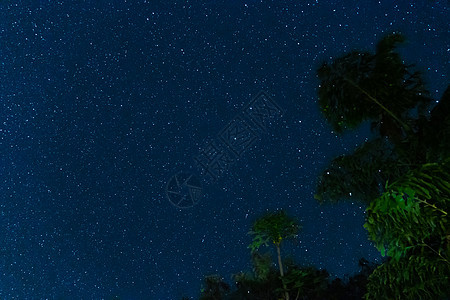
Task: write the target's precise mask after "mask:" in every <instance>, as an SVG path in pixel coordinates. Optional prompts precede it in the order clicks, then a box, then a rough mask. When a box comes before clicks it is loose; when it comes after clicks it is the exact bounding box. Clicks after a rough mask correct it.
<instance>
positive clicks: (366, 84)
mask: <svg viewBox="0 0 450 300" xmlns="http://www.w3.org/2000/svg"><path fill="white" fill-rule="evenodd" d="M403 41H404V37H403V36H402V35H401V34H398V33H395V34H391V35H388V36H386V37H385V38H384V39H382V40H381V41H380V42H379V43H378V45H377V51H376V53H375V54H370V53H367V52H357V51H353V52H351V53H349V54H346V55H344V56H343V57H340V58H337V59H335V60H334V61H333V63H332V64H327V63H324V64H323V65H322V66H321V67H320V68H319V69H318V71H317V75H318V77H319V80H320V81H321V83H320V88H319V105H320V107H321V110H322V112H323V114H324V116H325V118H326V119H327V120H328V121H329V122H330V124H331V125H332V126H333V128H334V129H335V130H336V132H342V131H343V130H345V129H354V128H356V127H357V126H359V125H360V124H361V122H363V121H367V120H370V121H372V122H374V123H375V126H378V128H379V129H380V131H381V132H382V133H383V135H386V136H389V137H391V138H394V139H396V138H398V137H399V136H402V135H403V133H404V131H408V130H409V125H408V124H407V123H406V122H404V121H403V120H401V117H406V115H407V114H408V112H409V111H410V110H411V109H413V108H416V107H417V108H419V109H420V111H421V112H422V111H423V108H424V106H425V105H426V104H428V103H430V102H431V99H430V98H429V97H428V92H427V91H426V89H425V86H424V84H423V81H422V79H421V76H420V73H419V72H414V71H412V70H411V66H407V65H405V64H404V63H403V61H402V59H401V58H400V56H399V54H398V53H397V52H396V51H395V48H396V46H397V44H399V43H402V42H403Z"/></svg>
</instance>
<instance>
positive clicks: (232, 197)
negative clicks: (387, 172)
mask: <svg viewBox="0 0 450 300" xmlns="http://www.w3.org/2000/svg"><path fill="white" fill-rule="evenodd" d="M449 9H450V4H449V2H448V1H446V0H443V1H417V3H415V2H414V1H413V2H411V1H406V0H402V1H387V0H386V1H349V0H346V1H322V0H320V1H318V0H316V1H307V0H305V1H282V0H280V1H254V0H249V1H246V2H245V1H236V0H226V1H176V2H175V1H159V0H157V1H152V0H135V1H130V0H128V1H126V0H122V1H51V0H41V1H2V2H1V3H0V76H1V78H0V175H1V181H0V213H1V215H0V226H1V229H0V253H1V255H0V297H1V298H2V299H12V298H15V299H38V298H45V297H48V298H51V299H54V298H58V297H62V298H65V299H102V298H106V299H107V298H108V297H111V296H114V295H119V296H120V297H121V298H122V299H181V297H182V296H190V297H198V294H199V292H200V287H201V283H202V279H203V276H204V275H208V274H221V275H222V276H223V277H224V278H225V280H227V281H228V282H229V283H231V274H233V273H237V272H239V271H247V270H250V268H251V265H250V251H249V249H247V246H248V245H249V244H250V242H251V238H250V236H248V235H247V232H248V230H249V229H250V227H251V224H252V222H253V221H254V220H255V219H256V218H257V217H259V216H260V215H261V214H263V213H264V212H266V211H274V210H276V209H285V210H287V212H288V213H289V214H290V215H292V216H295V217H296V218H298V220H300V222H301V224H302V225H303V230H302V231H301V233H300V234H299V236H298V238H297V239H296V240H294V241H293V242H287V243H286V244H284V245H283V248H282V254H283V256H288V255H291V256H293V257H295V259H296V261H297V262H298V263H300V264H311V265H314V266H316V267H318V268H326V269H327V270H328V271H329V272H330V274H331V276H332V277H334V276H339V277H342V276H344V274H352V273H354V272H356V271H358V260H359V258H361V257H365V258H366V259H368V260H369V261H379V260H380V258H381V257H380V255H379V253H378V252H377V251H376V249H375V248H374V247H373V246H372V245H371V244H370V242H369V241H368V240H367V236H366V233H365V230H364V228H363V227H362V225H363V223H364V210H365V207H364V206H363V205H361V204H360V203H358V202H353V201H352V199H351V197H350V196H349V201H348V202H345V203H341V204H338V205H325V206H319V204H318V203H317V202H316V200H314V198H313V195H314V190H315V185H316V180H317V176H318V175H319V174H320V173H321V171H322V170H323V169H324V168H325V167H326V166H327V164H328V163H329V162H330V161H331V159H332V158H333V157H335V156H336V155H339V154H343V153H349V152H351V151H352V150H353V149H354V148H355V146H356V145H359V144H361V143H362V142H364V141H365V140H366V139H367V138H369V137H370V132H369V131H368V130H367V126H363V127H362V129H361V130H359V131H355V132H349V133H347V134H345V135H344V136H336V134H335V133H334V132H333V131H332V128H331V126H330V125H329V124H327V123H326V122H325V120H324V119H323V117H322V116H321V114H320V111H319V108H318V104H317V96H316V94H317V88H318V85H319V81H318V79H317V77H316V69H317V67H318V66H319V65H320V64H321V63H322V62H324V61H331V59H332V58H334V57H336V56H339V55H342V54H343V53H344V52H346V51H350V50H353V49H358V50H362V51H371V52H373V51H374V50H375V45H376V43H377V42H378V41H379V39H380V38H381V37H382V36H384V35H385V34H387V33H391V32H393V31H400V32H402V33H403V34H404V35H405V36H406V38H407V43H406V44H405V45H404V46H402V47H400V49H399V51H400V52H401V53H402V55H403V57H404V59H405V61H406V62H407V63H416V64H417V68H418V69H419V70H422V71H424V72H425V79H426V82H427V83H428V87H429V89H430V91H431V95H432V97H433V98H434V99H436V100H438V99H440V97H441V95H442V93H443V92H444V89H445V88H446V87H447V84H448V83H449V75H450V62H449V57H450V30H449V29H450V27H449V25H448V20H449V19H450V13H449ZM260 91H264V92H265V93H266V94H263V95H265V96H264V97H263V98H264V99H266V100H270V101H273V103H276V104H277V105H278V106H279V108H281V110H282V111H281V113H280V114H278V115H276V116H273V117H271V118H267V119H265V123H264V124H265V129H264V130H259V131H256V135H255V137H256V139H255V140H254V142H253V144H252V145H251V146H248V147H246V148H245V151H243V152H242V153H241V154H240V156H239V158H238V159H236V160H235V161H234V163H233V164H231V165H230V166H228V167H227V169H226V170H224V171H223V172H222V174H221V176H220V177H219V178H218V179H217V180H215V181H206V177H204V176H203V175H202V174H201V172H200V171H201V170H200V168H199V166H198V165H197V163H196V160H195V158H196V157H198V155H199V153H202V152H201V151H203V149H205V148H206V147H207V146H208V145H210V144H211V143H214V142H215V143H217V142H218V141H219V133H220V132H222V130H224V128H227V126H228V125H229V124H230V122H232V121H233V120H236V118H238V117H239V116H241V115H242V114H241V113H242V112H243V111H245V109H246V108H248V106H247V105H248V104H249V103H251V101H252V99H256V98H255V97H257V96H258V95H259V94H258V93H259V92H260ZM247 116H248V115H247ZM247 121H248V120H247ZM246 124H247V123H246ZM254 133H255V132H254ZM178 172H184V173H178ZM175 174H194V175H195V174H197V175H195V176H194V177H193V178H197V179H199V181H202V187H203V190H202V192H203V196H201V197H199V198H196V199H197V200H198V203H196V205H194V206H193V207H190V208H184V209H180V208H176V207H175V206H174V205H173V204H172V203H171V202H170V201H169V197H168V195H170V193H168V189H170V185H169V184H168V183H169V181H170V179H171V178H172V176H173V175H175ZM188 190H189V188H188ZM180 193H186V189H181V192H180Z"/></svg>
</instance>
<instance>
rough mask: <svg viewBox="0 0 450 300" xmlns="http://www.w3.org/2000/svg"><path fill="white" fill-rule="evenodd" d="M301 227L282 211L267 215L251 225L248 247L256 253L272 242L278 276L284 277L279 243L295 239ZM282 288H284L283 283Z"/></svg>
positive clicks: (287, 294)
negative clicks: (274, 249) (250, 241)
mask: <svg viewBox="0 0 450 300" xmlns="http://www.w3.org/2000/svg"><path fill="white" fill-rule="evenodd" d="M300 229H301V226H300V225H299V224H298V223H297V221H296V220H295V219H294V218H291V217H289V216H288V215H287V214H286V213H285V212H284V211H278V212H275V213H268V214H266V215H264V216H262V217H261V218H259V219H257V220H256V221H255V223H254V224H253V227H252V230H251V231H249V234H250V235H252V236H253V242H252V243H251V244H250V245H249V248H251V250H252V252H254V251H256V250H257V249H259V247H261V246H262V245H266V246H267V245H268V243H269V242H272V243H273V244H274V245H275V247H276V250H277V257H278V266H279V269H280V276H281V277H283V276H284V269H283V263H282V261H281V251H280V246H281V242H282V241H283V240H285V239H289V238H292V237H295V236H296V235H297V233H298V231H299V230H300ZM283 286H284V288H286V286H285V284H284V283H283ZM285 298H286V299H287V300H289V293H288V292H287V291H285Z"/></svg>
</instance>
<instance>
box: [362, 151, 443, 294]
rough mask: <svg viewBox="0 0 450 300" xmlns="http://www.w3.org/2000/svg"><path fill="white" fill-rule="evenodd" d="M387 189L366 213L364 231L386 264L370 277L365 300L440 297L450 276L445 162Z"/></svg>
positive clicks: (435, 164)
mask: <svg viewBox="0 0 450 300" xmlns="http://www.w3.org/2000/svg"><path fill="white" fill-rule="evenodd" d="M386 190H387V191H386V192H385V193H384V194H383V195H382V196H381V197H379V198H378V199H376V200H375V201H373V202H372V203H371V204H370V205H369V207H368V208H367V222H366V223H365V224H364V227H365V228H366V229H367V230H368V233H369V238H370V239H371V240H372V241H373V242H374V243H375V246H376V247H377V249H378V250H379V251H380V252H381V254H382V255H383V256H384V255H387V256H389V257H390V261H389V262H388V263H386V264H384V265H382V266H380V267H379V268H378V269H377V270H376V271H375V272H374V274H373V275H372V276H371V277H370V281H369V282H370V285H369V287H370V288H369V293H368V296H367V299H388V298H389V299H394V298H395V297H398V295H409V296H408V297H409V298H404V299H436V298H433V297H436V295H440V296H442V295H444V294H442V293H441V292H440V291H445V290H446V285H448V282H449V276H450V224H449V220H448V212H449V211H450V159H449V160H447V161H445V162H444V163H442V164H438V163H434V164H425V165H423V166H421V167H420V168H418V169H416V170H412V171H410V172H409V173H407V174H406V175H405V176H403V177H401V178H400V179H398V180H397V181H396V182H394V183H392V184H390V185H387V187H386ZM446 291H447V292H448V289H447V290H446ZM402 299H403V298H402Z"/></svg>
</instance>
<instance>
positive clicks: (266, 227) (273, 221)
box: [248, 211, 301, 252]
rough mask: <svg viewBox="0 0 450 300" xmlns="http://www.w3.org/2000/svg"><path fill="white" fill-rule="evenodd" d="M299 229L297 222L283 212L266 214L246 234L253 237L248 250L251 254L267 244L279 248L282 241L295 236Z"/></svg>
mask: <svg viewBox="0 0 450 300" xmlns="http://www.w3.org/2000/svg"><path fill="white" fill-rule="evenodd" d="M300 229H301V226H300V225H299V224H298V223H297V221H296V220H295V219H294V218H291V217H289V216H288V215H287V214H286V213H285V212H284V211H278V212H275V213H268V214H266V215H264V216H263V217H261V218H259V219H258V220H256V221H255V223H254V224H253V227H252V230H251V231H249V232H248V233H249V234H250V235H252V236H253V242H252V243H251V244H250V245H249V248H250V249H251V250H252V252H253V251H256V250H257V249H259V247H261V246H262V245H266V246H267V245H268V244H269V242H273V243H274V244H275V245H278V246H279V245H280V244H281V242H282V240H283V239H287V238H291V237H294V236H296V235H297V233H298V231H299V230H300Z"/></svg>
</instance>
